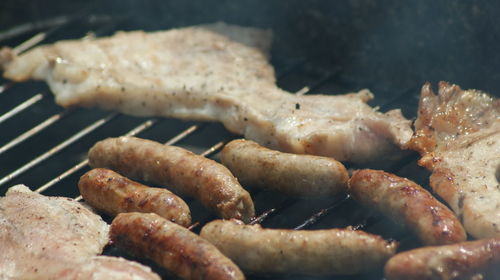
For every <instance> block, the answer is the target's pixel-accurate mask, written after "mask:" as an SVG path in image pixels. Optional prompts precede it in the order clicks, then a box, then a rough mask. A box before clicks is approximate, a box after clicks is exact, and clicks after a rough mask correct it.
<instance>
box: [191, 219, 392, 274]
mask: <svg viewBox="0 0 500 280" xmlns="http://www.w3.org/2000/svg"><path fill="white" fill-rule="evenodd" d="M200 235H201V237H203V238H205V239H207V240H208V241H210V242H211V243H212V244H214V245H215V246H216V247H217V248H219V250H221V252H222V253H224V254H225V255H226V256H228V257H229V258H230V259H232V260H233V261H234V262H235V263H236V264H238V265H239V266H240V267H241V269H242V270H243V271H247V272H250V273H298V274H307V275H327V274H356V273H361V272H366V271H369V270H371V269H374V268H377V267H380V266H382V265H383V264H384V263H385V261H386V260H387V259H389V258H390V257H391V256H392V255H394V253H395V252H396V246H397V245H396V243H394V242H386V241H385V240H384V239H382V238H381V237H379V236H376V235H372V234H368V233H365V232H362V231H354V230H350V229H328V230H314V231H307V230H283V229H263V228H262V227H261V226H260V225H244V224H242V223H241V222H240V221H237V220H215V221H212V222H210V223H208V224H206V225H205V226H204V227H203V229H202V230H201V233H200Z"/></svg>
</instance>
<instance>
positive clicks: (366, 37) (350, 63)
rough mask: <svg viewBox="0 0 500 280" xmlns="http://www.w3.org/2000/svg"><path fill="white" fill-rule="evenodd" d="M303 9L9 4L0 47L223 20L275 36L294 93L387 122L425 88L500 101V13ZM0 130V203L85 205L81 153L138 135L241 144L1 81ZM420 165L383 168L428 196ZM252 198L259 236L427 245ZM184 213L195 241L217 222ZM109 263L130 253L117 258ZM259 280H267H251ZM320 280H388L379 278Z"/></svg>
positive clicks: (195, 144) (409, 112)
mask: <svg viewBox="0 0 500 280" xmlns="http://www.w3.org/2000/svg"><path fill="white" fill-rule="evenodd" d="M47 2H48V3H47ZM303 2H307V1H302V2H301V1H286V3H285V1H281V2H280V1H269V2H267V1H186V2H181V1H165V2H163V1H151V2H148V3H147V4H143V3H140V2H139V1H137V2H136V1H120V2H119V3H120V4H118V5H116V4H117V3H114V1H106V2H105V3H101V2H100V1H89V2H86V1H81V2H74V3H73V4H72V5H74V6H71V5H69V4H67V3H66V4H65V1H55V0H52V1H45V3H44V5H47V6H46V7H45V8H42V9H37V6H36V2H35V1H33V2H31V1H29V3H25V4H26V6H27V7H26V9H25V10H22V11H23V12H22V13H21V12H20V10H19V8H16V7H15V6H14V3H15V2H14V1H11V0H4V1H3V4H0V7H2V6H3V7H2V9H0V10H1V12H0V13H1V14H2V19H0V30H3V31H2V32H0V45H8V46H14V47H15V46H17V50H19V51H22V50H24V49H27V48H30V47H32V46H35V45H39V44H43V43H50V42H54V41H57V40H61V39H70V38H71V39H73V38H81V37H83V36H89V34H90V33H92V36H93V35H95V36H105V35H110V34H112V33H113V32H114V31H116V30H134V29H143V30H159V29H168V28H173V27H178V26H186V25H193V24H199V23H208V22H215V21H225V22H228V23H234V24H240V25H247V26H256V27H263V28H271V29H272V30H273V32H274V38H275V39H274V43H273V50H272V61H271V62H272V64H273V65H274V66H275V68H276V73H277V77H278V85H279V86H280V87H281V88H283V89H285V90H288V91H291V92H299V94H309V93H332V94H335V93H346V92H350V91H356V90H359V89H362V88H369V89H370V90H372V91H373V92H374V93H375V100H374V101H373V102H372V103H371V105H374V106H380V108H381V111H387V110H389V109H394V108H401V109H402V111H403V113H404V115H405V116H406V117H408V118H413V117H415V115H416V108H417V104H418V97H419V89H420V87H421V85H422V84H423V82H424V81H431V82H437V81H439V80H447V81H450V82H452V83H457V84H459V85H461V86H462V87H463V88H479V89H483V90H485V91H489V92H492V93H495V92H498V83H497V81H498V80H499V78H500V68H498V67H497V65H500V64H499V62H500V54H499V53H498V52H497V51H496V48H495V44H497V43H498V39H496V38H495V37H494V36H495V34H496V33H498V31H500V27H499V26H498V25H495V24H492V23H493V20H494V19H495V17H494V15H495V11H497V10H498V9H495V8H500V5H499V4H496V3H480V2H479V1H471V2H469V3H449V2H446V3H445V2H442V3H441V2H437V3H436V2H435V1H419V2H418V3H411V4H409V3H406V4H405V3H402V2H400V1H373V2H372V1H368V0H360V1H344V2H342V3H340V2H337V3H333V2H332V3H328V4H326V3H322V2H321V1H310V2H307V3H303ZM98 5H99V6H98ZM48 7H51V9H48ZM52 7H54V8H53V9H52ZM14 14H17V16H16V17H14V16H13V15H14ZM4 15H8V16H4ZM0 131H1V134H0V135H1V137H0V195H3V194H4V193H5V191H6V190H7V189H8V187H10V186H13V185H15V184H20V183H22V184H26V185H27V186H29V187H30V188H32V189H33V190H36V191H37V192H41V193H43V194H45V195H62V196H67V197H73V198H77V199H81V197H79V193H78V189H77V182H78V179H79V177H80V176H81V175H82V174H83V173H85V172H86V171H88V170H89V167H88V165H87V160H86V153H87V151H88V149H89V148H90V147H91V146H92V145H93V144H94V143H95V142H97V141H99V140H102V139H104V138H107V137H116V136H120V135H135V136H138V137H142V138H147V139H152V140H156V141H159V142H162V143H165V144H168V145H177V146H181V147H183V148H187V149H189V150H191V151H193V152H195V153H198V154H202V155H204V156H207V157H210V158H213V159H215V160H217V159H218V152H219V151H220V149H221V148H222V147H223V146H224V144H225V143H226V142H228V141H230V140H232V139H235V138H238V137H239V136H237V135H233V134H231V133H229V132H228V131H226V130H225V129H224V127H223V126H222V125H221V124H218V123H202V122H191V121H181V120H175V119H167V118H139V117H131V116H126V115H123V114H118V113H114V112H107V111H102V110H98V109H82V108H69V109H64V108H61V107H59V106H57V105H56V104H55V103H54V101H53V97H52V94H51V93H50V90H49V89H48V87H47V86H46V85H45V84H44V83H42V82H35V81H31V82H26V83H21V84H13V83H11V82H9V81H6V80H1V81H0ZM417 158H418V157H417V155H415V154H410V155H408V156H407V157H405V158H403V159H402V160H401V161H399V162H396V163H394V164H393V165H391V166H389V167H388V168H387V167H386V168H385V169H386V170H388V171H390V172H394V173H396V174H398V175H400V176H403V177H408V178H410V179H412V180H414V181H416V182H417V183H419V184H421V185H423V186H427V181H428V175H429V174H428V173H427V171H425V170H423V169H422V168H420V167H418V166H417V165H416V163H415V161H416V159H417ZM347 167H348V168H350V169H356V168H359V166H352V165H347ZM372 167H373V166H372ZM374 167H375V168H376V166H374ZM250 191H251V195H252V197H253V199H254V202H255V206H256V213H257V215H258V217H257V218H256V220H255V221H254V223H261V224H262V225H263V226H264V227H271V228H296V229H320V228H331V227H345V226H348V225H352V226H353V227H354V228H356V229H363V230H365V231H368V232H371V233H376V234H380V235H382V236H383V237H384V238H387V239H395V240H398V241H400V242H401V248H402V249H407V248H412V247H416V246H419V245H420V244H419V242H418V241H417V240H416V238H415V237H414V236H413V235H411V234H410V233H408V232H407V231H406V230H404V229H402V228H400V227H399V226H397V225H395V224H393V223H391V222H390V221H389V220H387V219H385V218H383V217H380V216H378V215H376V214H374V213H372V212H370V211H368V210H366V209H362V208H361V207H360V206H359V205H357V204H356V202H354V201H353V200H352V199H351V198H350V197H349V196H345V195H341V196H338V197H334V198H328V199H324V200H315V201H314V202H311V201H301V200H297V199H290V198H287V197H285V196H282V195H280V194H276V193H272V192H268V191H257V190H253V189H250ZM186 202H187V203H188V204H189V205H190V207H191V210H192V215H193V222H194V223H195V224H194V225H193V228H192V230H194V231H198V230H199V229H200V228H201V226H202V225H203V224H204V223H206V222H207V221H210V220H211V219H214V218H215V217H214V216H213V215H212V214H210V213H208V212H207V210H205V209H204V208H203V207H202V206H201V205H199V204H198V203H197V202H195V201H193V200H190V199H186ZM105 218H106V219H109V217H105ZM108 221H109V220H108ZM104 253H105V254H112V255H122V254H123V252H119V251H117V250H116V249H113V248H109V249H107V250H106V251H105V252H104ZM128 257H129V258H130V256H128ZM139 261H142V262H145V261H144V260H139ZM145 263H146V264H148V265H152V264H151V263H149V262H145ZM153 267H154V269H156V270H157V271H159V272H160V273H162V274H163V275H164V274H165V271H162V270H161V269H160V268H158V267H156V266H154V265H153ZM262 277H264V279H267V278H268V277H269V276H249V278H250V279H260V278H262ZM271 277H273V279H275V277H274V276H271ZM282 277H286V278H288V279H290V277H289V276H282ZM293 277H296V279H302V277H301V276H293ZM293 277H292V278H293ZM294 279H295V278H294ZM304 279H310V278H309V277H306V278H304ZM318 279H323V278H318ZM324 279H382V273H381V271H377V272H374V273H372V274H369V275H361V276H359V275H357V276H354V277H347V276H335V277H325V278H324Z"/></svg>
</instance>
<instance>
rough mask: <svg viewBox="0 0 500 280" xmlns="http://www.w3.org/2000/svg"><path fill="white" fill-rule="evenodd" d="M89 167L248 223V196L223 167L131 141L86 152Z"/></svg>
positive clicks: (147, 142) (100, 144) (181, 152)
mask: <svg viewBox="0 0 500 280" xmlns="http://www.w3.org/2000/svg"><path fill="white" fill-rule="evenodd" d="M89 164H90V166H92V167H103V168H109V169H112V170H115V171H117V172H119V173H120V174H123V175H125V176H127V177H130V178H135V179H138V180H143V181H147V182H152V183H154V184H158V185H162V186H166V187H168V188H172V189H174V190H176V191H178V192H180V193H183V194H186V195H189V196H192V197H194V198H196V199H197V200H199V201H200V202H201V203H202V204H203V205H205V206H206V207H207V208H209V209H212V210H213V211H214V212H215V213H217V214H218V215H219V216H220V217H222V218H225V219H227V218H237V219H243V220H244V221H246V222H248V221H250V218H252V217H253V216H254V215H255V210H254V205H253V201H252V198H251V197H250V194H249V193H248V192H247V191H246V190H244V189H243V188H242V187H241V185H240V184H239V183H238V180H237V179H236V178H235V177H234V176H233V175H232V174H231V172H230V171H229V170H228V169H227V168H226V167H224V166H223V165H221V164H219V163H217V162H216V161H213V160H211V159H208V158H205V157H203V156H199V155H196V154H193V153H191V152H190V151H188V150H185V149H182V148H179V147H174V146H166V145H162V144H160V143H157V142H154V141H150V140H145V139H140V138H135V137H119V138H108V139H106V140H103V141H100V142H97V143H96V144H95V145H94V146H93V147H92V148H91V149H90V151H89Z"/></svg>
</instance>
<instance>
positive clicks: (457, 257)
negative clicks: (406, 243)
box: [384, 237, 500, 280]
mask: <svg viewBox="0 0 500 280" xmlns="http://www.w3.org/2000/svg"><path fill="white" fill-rule="evenodd" d="M384 274H385V277H386V279H387V280H434V279H446V280H459V279H464V280H465V279H475V280H480V279H498V278H497V277H498V276H500V238H499V237H497V238H491V239H482V240H477V241H468V242H462V243H457V244H452V245H445V246H434V247H424V248H418V249H414V250H410V251H406V252H403V253H400V254H397V255H395V256H394V257H392V258H391V259H390V260H389V261H388V262H387V264H386V265H385V269H384Z"/></svg>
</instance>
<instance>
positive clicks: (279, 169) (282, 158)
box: [220, 139, 349, 198]
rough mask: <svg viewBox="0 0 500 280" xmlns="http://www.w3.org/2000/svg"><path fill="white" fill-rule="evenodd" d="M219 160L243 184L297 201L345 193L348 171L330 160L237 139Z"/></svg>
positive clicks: (228, 145)
mask: <svg viewBox="0 0 500 280" xmlns="http://www.w3.org/2000/svg"><path fill="white" fill-rule="evenodd" d="M220 159H221V162H222V164H224V165H225V166H227V167H228V168H229V170H231V172H232V173H233V174H234V175H235V176H236V178H238V180H239V181H240V182H241V183H242V184H243V185H250V186H256V187H260V188H265V189H271V190H275V191H278V192H282V193H285V194H287V195H290V196H295V197H300V198H314V197H324V196H332V195H335V194H337V193H339V192H345V191H347V180H348V179H349V175H348V174H347V170H346V169H345V167H344V165H342V164H341V163H340V162H338V161H336V160H334V159H333V158H327V157H321V156H312V155H295V154H289V153H282V152H278V151H273V150H270V149H267V148H264V147H262V146H260V145H259V144H257V143H255V142H253V141H249V140H243V139H240V140H234V141H232V142H230V143H228V144H227V145H226V146H225V147H224V149H223V150H222V152H221V154H220Z"/></svg>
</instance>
